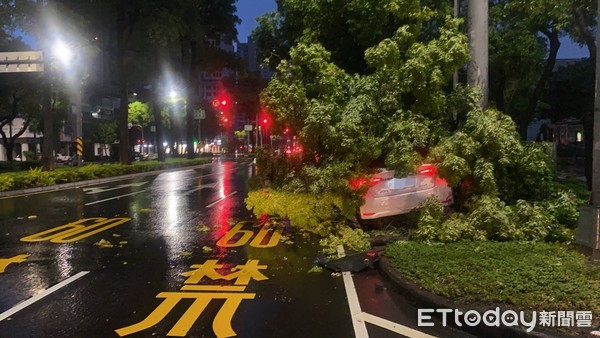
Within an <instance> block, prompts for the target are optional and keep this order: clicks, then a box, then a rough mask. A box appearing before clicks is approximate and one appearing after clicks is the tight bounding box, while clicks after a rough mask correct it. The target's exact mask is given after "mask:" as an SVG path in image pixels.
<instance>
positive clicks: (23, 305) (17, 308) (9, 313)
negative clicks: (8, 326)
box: [0, 271, 90, 322]
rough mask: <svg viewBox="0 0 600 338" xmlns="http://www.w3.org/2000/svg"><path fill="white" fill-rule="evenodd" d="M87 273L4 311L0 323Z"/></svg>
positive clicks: (0, 315)
mask: <svg viewBox="0 0 600 338" xmlns="http://www.w3.org/2000/svg"><path fill="white" fill-rule="evenodd" d="M88 273H90V272H89V271H81V272H80V273H78V274H76V275H73V276H71V277H69V278H67V279H65V280H64V281H62V282H60V283H58V284H56V285H54V286H53V287H51V288H48V289H46V290H44V291H42V292H41V293H38V294H37V295H35V296H33V297H31V298H29V299H27V300H25V301H23V302H21V303H19V304H17V305H16V306H14V307H13V308H12V309H9V310H7V311H4V312H2V313H0V322H1V321H3V320H5V319H6V318H9V317H10V316H12V315H14V314H15V313H17V312H19V311H21V310H23V309H24V308H26V307H28V306H29V305H31V304H33V303H35V302H37V301H38V300H40V299H42V298H44V297H46V296H48V295H49V294H51V293H53V292H54V291H56V290H58V289H60V288H62V287H65V286H67V285H68V284H70V283H72V282H74V281H76V280H78V279H79V278H81V277H83V276H85V275H87V274H88Z"/></svg>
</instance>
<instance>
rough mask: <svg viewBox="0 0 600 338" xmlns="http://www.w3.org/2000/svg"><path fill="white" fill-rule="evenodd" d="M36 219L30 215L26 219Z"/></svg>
mask: <svg viewBox="0 0 600 338" xmlns="http://www.w3.org/2000/svg"><path fill="white" fill-rule="evenodd" d="M36 218H37V216H36V215H31V216H28V217H27V219H36Z"/></svg>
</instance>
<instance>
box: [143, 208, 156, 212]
mask: <svg viewBox="0 0 600 338" xmlns="http://www.w3.org/2000/svg"><path fill="white" fill-rule="evenodd" d="M152 211H154V209H151V208H142V209H140V212H152Z"/></svg>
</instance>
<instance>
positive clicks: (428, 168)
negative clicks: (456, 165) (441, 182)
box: [418, 164, 437, 176]
mask: <svg viewBox="0 0 600 338" xmlns="http://www.w3.org/2000/svg"><path fill="white" fill-rule="evenodd" d="M418 173H419V174H421V175H430V176H433V175H435V174H437V168H436V167H435V166H433V165H431V164H425V165H422V166H421V167H419V171H418Z"/></svg>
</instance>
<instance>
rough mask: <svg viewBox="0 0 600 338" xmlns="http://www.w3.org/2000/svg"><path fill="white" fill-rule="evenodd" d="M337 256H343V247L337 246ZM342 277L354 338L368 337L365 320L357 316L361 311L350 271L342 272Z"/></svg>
mask: <svg viewBox="0 0 600 338" xmlns="http://www.w3.org/2000/svg"><path fill="white" fill-rule="evenodd" d="M337 250H338V256H339V257H343V256H345V252H344V247H343V246H341V245H340V246H338V248H337ZM342 277H343V279H344V287H345V288H346V297H347V298H348V306H349V307H350V315H351V316H352V326H354V334H355V335H356V338H369V332H367V325H366V324H365V321H364V320H363V319H362V318H361V317H360V316H359V315H360V314H361V313H362V310H361V309H360V303H359V302H358V295H357V294H356V288H355V287H354V281H353V280H352V274H351V273H350V272H342Z"/></svg>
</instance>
